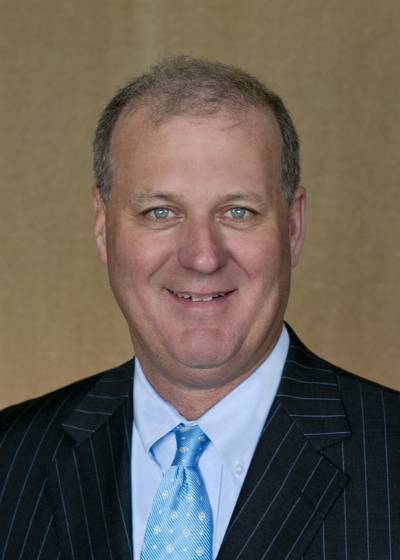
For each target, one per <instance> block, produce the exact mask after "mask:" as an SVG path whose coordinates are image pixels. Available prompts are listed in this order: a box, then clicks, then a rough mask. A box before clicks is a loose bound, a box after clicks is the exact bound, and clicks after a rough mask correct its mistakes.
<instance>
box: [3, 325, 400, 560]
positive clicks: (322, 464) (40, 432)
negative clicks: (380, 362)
mask: <svg viewBox="0 0 400 560" xmlns="http://www.w3.org/2000/svg"><path fill="white" fill-rule="evenodd" d="M289 332H290V337H291V343H290V348H289V354H288V358H287V361H286V365H285V368H284V371H283V376H282V380H281V383H280V386H279V390H278V394H277V396H276V399H275V401H274V404H273V407H272V409H271V412H270V414H269V417H268V419H267V422H266V424H265V427H264V429H263V432H262V434H261V437H260V440H259V443H258V445H257V448H256V451H255V454H254V457H253V460H252V463H251V465H250V468H249V471H248V474H247V477H246V480H245V482H244V484H243V488H242V491H241V493H240V496H239V499H238V502H237V504H236V507H235V510H234V513H233V515H232V518H231V521H230V524H229V527H228V530H227V533H226V535H225V538H224V541H223V543H222V546H221V549H220V552H219V554H218V560H236V559H237V560H272V559H273V560H295V559H296V560H300V559H302V558H304V560H317V559H318V560H322V559H324V560H334V559H335V560H337V559H339V558H340V559H343V560H347V559H349V560H361V559H362V560H364V559H369V560H383V559H389V560H399V559H400V506H399V504H400V495H399V494H400V487H399V475H400V395H399V393H397V392H396V391H393V390H390V389H386V388H383V387H381V386H379V385H376V384H374V383H372V382H369V381H366V380H362V379H360V378H358V377H356V376H354V375H352V374H349V373H346V372H343V371H341V370H339V369H337V368H335V367H334V366H332V365H330V364H328V363H327V362H325V361H323V360H321V359H320V358H318V357H316V356H315V355H314V354H312V353H311V352H310V351H309V350H308V349H307V348H306V347H305V346H304V345H302V343H301V342H300V341H299V340H298V339H297V337H296V336H295V334H294V333H293V331H291V330H290V329H289ZM132 371H133V366H132V362H128V363H127V364H124V365H122V366H120V367H118V368H115V369H113V370H110V371H108V372H105V373H103V374H98V375H97V376H94V377H92V378H88V379H85V380H82V381H79V382H77V383H74V384H73V385H70V386H68V387H65V388H63V389H60V390H58V391H55V392H53V393H51V394H49V395H45V396H43V397H40V398H39V399H35V400H32V401H27V402H25V403H21V404H19V405H16V406H13V407H10V408H8V409H6V410H4V411H3V412H2V413H0V560H11V559H12V560H16V559H19V560H28V559H29V560H32V559H42V560H54V559H58V558H60V559H64V560H71V559H76V560H86V559H92V560H103V559H119V560H128V559H131V558H132V541H131V534H132V531H131V496H130V441H131V428H132V419H133V416H132V388H131V385H132Z"/></svg>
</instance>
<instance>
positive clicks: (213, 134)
mask: <svg viewBox="0 0 400 560" xmlns="http://www.w3.org/2000/svg"><path fill="white" fill-rule="evenodd" d="M95 175H96V186H95V188H94V189H93V199H94V206H95V235H96V242H97V249H98V253H99V255H100V258H101V260H102V261H103V262H104V263H106V264H107V267H108V271H109V277H110V284H111V287H112V290H113V293H114V295H115V297H116V300H117V302H118V304H119V306H120V308H121V310H122V312H123V314H124V316H125V318H126V320H127V323H128V326H129V330H130V334H131V337H132V342H133V346H134V349H135V354H136V358H135V360H134V362H133V363H132V362H129V363H127V364H124V365H122V366H120V367H118V368H115V369H114V370H111V371H107V372H105V373H102V374H99V375H97V376H95V377H92V378H89V379H85V380H83V381H80V382H78V383H75V384H73V385H71V386H69V387H66V388H64V389H61V390H58V391H56V392H54V393H52V394H50V395H47V396H44V397H42V398H40V399H36V400H33V401H29V402H27V403H22V404H21V405H17V406H15V407H11V408H9V409H7V410H5V411H4V412H3V413H2V416H1V432H0V449H1V458H2V459H1V469H2V470H1V478H0V510H1V523H0V533H1V541H0V542H1V545H0V546H1V549H0V550H1V553H0V558H1V559H11V558H12V559H17V558H18V559H28V558H29V559H32V558H40V559H52V560H53V559H57V558H62V559H73V558H75V559H86V558H91V559H96V560H100V559H103V558H104V559H105V558H118V559H130V558H135V559H137V560H139V559H142V560H145V559H147V558H154V559H155V560H156V559H161V558H162V559H164V558H179V559H180V558H188V559H190V560H193V559H194V558H200V557H202V558H207V560H209V559H211V558H218V560H227V559H229V560H231V559H233V558H235V559H236V558H237V559H251V560H253V559H264V560H267V559H273V560H281V559H282V560H283V559H291V560H294V559H300V558H304V559H305V560H316V559H327V560H328V559H349V560H350V559H351V560H358V559H360V560H361V559H363V560H364V559H367V558H368V559H371V560H372V559H379V560H382V559H389V558H390V559H396V558H397V559H398V558H400V512H399V498H400V496H399V482H398V480H399V479H398V476H399V473H400V451H399V444H400V414H399V410H400V409H399V404H400V400H399V394H398V393H397V392H395V391H392V390H390V389H386V388H383V387H380V386H378V385H376V384H374V383H371V382H368V381H365V380H362V379H360V378H357V377H355V376H353V375H352V374H349V373H346V372H343V371H341V370H339V369H338V368H336V367H334V366H332V365H330V364H328V363H326V362H324V361H322V360H321V359H320V358H318V357H316V356H315V355H313V354H312V353H311V352H310V351H309V350H307V349H306V348H305V347H304V346H303V345H302V343H301V342H300V341H299V340H298V339H297V337H296V335H295V334H294V333H293V332H292V331H291V330H290V328H289V327H287V326H285V325H284V323H283V317H284V312H285V308H286V304H287V299H288V294H289V285H290V270H291V267H293V266H295V265H296V263H297V261H298V258H299V254H300V251H301V247H302V244H303V238H304V203H305V191H304V189H303V187H301V186H299V163H298V140H297V135H296V132H295V129H294V127H293V123H292V121H291V118H290V116H289V114H288V112H287V110H286V108H285V107H284V105H283V103H282V102H281V100H280V99H279V98H278V97H277V96H276V95H275V94H273V93H272V92H271V91H269V90H268V89H266V88H265V87H264V86H263V85H262V84H260V83H259V82H258V81H257V80H256V79H255V78H253V77H251V76H249V75H248V74H246V73H244V72H242V71H240V70H238V69H235V68H231V67H228V66H224V65H221V64H218V63H209V62H206V61H202V60H196V59H191V58H187V57H178V58H177V59H174V60H172V61H169V62H166V63H164V64H161V65H159V66H157V67H155V68H153V69H152V70H151V72H150V73H149V74H145V75H143V76H141V77H139V78H138V79H137V80H135V81H133V82H132V83H131V84H129V85H128V86H127V87H125V88H124V89H123V90H121V91H120V92H119V93H118V94H117V95H116V96H115V97H114V98H113V100H112V101H111V102H110V103H109V105H108V106H107V107H106V109H105V110H104V112H103V115H102V117H101V119H100V122H99V125H98V128H97V132H96V139H95ZM133 374H134V375H133ZM132 377H133V378H134V382H132ZM193 434H195V435H194V436H193ZM192 436H193V437H192ZM186 438H187V439H186ZM189 440H190V442H189ZM198 442H201V443H198ZM188 457H189V459H187V458H188ZM185 461H187V462H186V464H185ZM171 463H172V466H171Z"/></svg>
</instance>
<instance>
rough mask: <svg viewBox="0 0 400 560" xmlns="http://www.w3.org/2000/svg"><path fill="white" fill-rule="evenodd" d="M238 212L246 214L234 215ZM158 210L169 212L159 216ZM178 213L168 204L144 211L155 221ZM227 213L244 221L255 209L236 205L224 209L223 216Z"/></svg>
mask: <svg viewBox="0 0 400 560" xmlns="http://www.w3.org/2000/svg"><path fill="white" fill-rule="evenodd" d="M235 211H236V212H237V211H242V212H244V214H245V215H244V216H241V217H240V216H237V215H236V216H234V215H232V213H233V212H235ZM157 212H164V213H168V214H167V215H166V216H158V217H157V215H156V213H157ZM171 213H172V214H173V215H176V213H175V212H174V210H172V209H171V208H168V207H166V206H156V207H154V208H150V209H148V210H146V211H145V212H144V215H145V216H148V217H149V218H150V219H151V220H153V221H155V222H163V221H166V220H168V219H170V218H171V216H170V214H171ZM227 213H230V216H229V219H231V220H233V221H236V222H244V221H246V220H248V219H249V218H251V217H252V216H253V215H254V214H255V212H254V210H251V209H249V208H246V207H244V206H234V207H232V208H228V209H227V210H224V211H223V214H222V215H223V216H225V215H226V214H227Z"/></svg>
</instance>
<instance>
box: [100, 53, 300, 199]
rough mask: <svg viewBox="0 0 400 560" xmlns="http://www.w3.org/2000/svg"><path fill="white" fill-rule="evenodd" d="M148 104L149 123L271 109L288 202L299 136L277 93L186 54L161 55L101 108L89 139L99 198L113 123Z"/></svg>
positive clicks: (104, 189) (107, 183)
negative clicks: (90, 139) (152, 64)
mask: <svg viewBox="0 0 400 560" xmlns="http://www.w3.org/2000/svg"><path fill="white" fill-rule="evenodd" d="M145 106H146V107H148V108H151V110H150V111H149V110H148V111H147V119H148V120H149V121H150V123H151V122H152V123H153V126H155V125H157V122H160V123H162V122H165V121H166V120H167V119H168V118H171V117H174V116H178V115H185V114H186V115H192V116H193V117H206V116H213V115H215V114H216V113H220V112H222V111H223V112H225V114H233V115H235V116H236V115H237V113H238V111H244V110H246V109H247V110H248V109H250V108H252V109H256V110H258V111H260V112H261V113H264V114H272V115H273V116H274V120H275V122H276V123H277V125H278V127H279V131H280V137H281V139H282V154H281V155H282V158H281V166H282V167H281V171H282V179H283V194H284V197H285V199H286V201H287V202H288V204H290V202H291V200H292V198H293V193H294V191H295V189H296V188H297V186H298V185H299V182H300V161H299V138H298V135H297V132H296V129H295V126H294V123H293V120H292V118H291V115H290V113H289V111H288V109H287V108H286V106H285V104H284V102H283V101H282V99H281V98H280V97H279V95H277V94H276V93H275V92H274V91H273V90H271V89H270V88H269V87H268V86H267V85H266V84H264V83H263V82H262V81H261V80H259V79H258V78H257V77H256V76H253V75H251V74H249V73H248V72H246V71H245V70H242V69H241V68H236V67H234V66H230V65H226V64H224V63H221V62H217V61H215V62H213V61H208V60H205V59H199V58H193V57H190V56H186V55H179V56H177V57H174V58H171V59H167V60H164V61H162V62H161V63H159V64H156V65H154V66H152V67H151V68H150V70H149V71H148V72H147V73H144V74H142V75H141V76H138V77H137V78H135V79H133V80H132V81H130V82H129V83H128V84H127V85H126V86H125V87H123V88H122V89H120V90H119V91H118V92H117V93H116V95H115V96H114V97H113V98H112V99H111V100H110V102H109V103H108V105H107V106H106V107H105V109H104V110H103V113H102V114H101V117H100V119H99V121H98V124H97V127H96V133H95V139H94V172H95V178H96V184H97V185H98V188H99V190H100V193H101V196H102V198H103V200H104V201H105V200H107V198H108V197H109V195H110V191H111V177H110V175H111V173H110V171H111V170H110V160H109V156H110V151H111V140H112V136H113V135H114V129H115V128H116V126H117V124H118V123H120V122H121V120H122V118H124V117H125V116H126V115H128V114H130V113H131V112H132V111H134V110H140V108H141V107H145Z"/></svg>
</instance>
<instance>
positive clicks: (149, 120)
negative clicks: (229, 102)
mask: <svg viewBox="0 0 400 560" xmlns="http://www.w3.org/2000/svg"><path fill="white" fill-rule="evenodd" d="M235 128H239V129H241V130H242V131H245V132H246V133H247V135H248V136H249V138H250V137H253V139H254V140H255V139H257V140H258V141H261V142H262V143H265V144H267V145H270V146H273V147H274V148H276V149H278V150H279V151H281V149H282V135H281V131H280V128H279V125H278V123H277V121H276V118H275V116H274V115H273V113H272V111H268V110H267V109H257V108H253V107H249V108H236V110H235V109H234V108H223V109H221V110H220V111H217V112H215V113H212V114H206V113H205V114H204V115H203V114H192V113H183V114H178V115H171V116H169V115H166V116H164V117H162V118H157V119H155V118H154V116H153V112H152V109H151V106H150V107H146V106H144V107H140V108H138V109H134V110H129V108H128V109H127V110H125V111H124V112H123V113H122V114H121V116H120V118H119V119H118V120H117V123H116V125H115V127H114V130H113V132H112V136H111V142H110V153H111V156H113V155H115V154H116V153H118V151H119V149H120V148H121V144H123V143H129V144H130V146H131V149H132V150H133V149H134V148H135V147H139V146H143V144H144V143H146V142H147V143H151V142H155V141H156V142H157V141H158V142H160V143H162V142H163V140H165V138H166V136H168V138H169V139H171V138H173V137H174V136H176V138H179V137H181V135H182V133H183V132H184V131H188V130H190V131H191V132H192V133H196V132H197V133H198V132H200V131H202V132H203V134H205V135H210V136H213V135H215V133H216V132H217V131H218V130H220V131H224V130H228V129H230V130H232V131H233V130H234V129H235Z"/></svg>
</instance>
